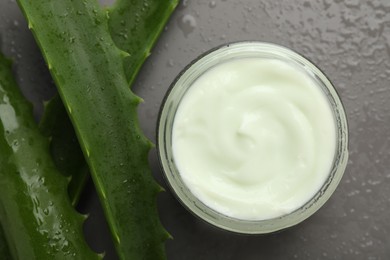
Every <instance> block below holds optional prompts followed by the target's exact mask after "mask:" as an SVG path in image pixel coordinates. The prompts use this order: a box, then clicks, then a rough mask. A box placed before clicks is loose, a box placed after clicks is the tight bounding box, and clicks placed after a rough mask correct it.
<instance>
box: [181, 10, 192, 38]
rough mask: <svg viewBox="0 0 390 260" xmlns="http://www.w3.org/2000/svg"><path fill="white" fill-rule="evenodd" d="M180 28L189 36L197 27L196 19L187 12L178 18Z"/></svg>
mask: <svg viewBox="0 0 390 260" xmlns="http://www.w3.org/2000/svg"><path fill="white" fill-rule="evenodd" d="M178 24H179V28H180V30H181V31H182V32H183V33H184V36H185V37H187V36H188V35H189V34H190V33H192V32H193V31H194V30H195V28H196V20H195V18H194V17H193V16H192V15H190V14H185V15H183V16H181V17H180V18H179V20H178Z"/></svg>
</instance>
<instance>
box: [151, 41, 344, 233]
mask: <svg viewBox="0 0 390 260" xmlns="http://www.w3.org/2000/svg"><path fill="white" fill-rule="evenodd" d="M254 53H257V54H260V53H261V54H263V55H265V54H266V55H269V56H270V57H272V58H276V59H280V60H284V61H291V62H294V63H295V64H296V65H298V66H300V68H302V69H303V70H305V71H306V72H307V73H311V74H312V75H313V76H314V77H315V78H316V79H318V81H319V83H321V85H322V86H321V88H322V89H323V90H324V91H325V92H326V93H325V94H326V97H327V99H328V101H329V103H330V107H331V109H332V112H333V115H334V119H335V123H336V126H337V129H336V135H337V137H336V138H337V141H336V151H335V157H334V160H333V165H332V169H331V171H330V173H329V176H328V178H327V180H326V181H325V182H324V184H323V185H322V187H321V189H320V190H318V192H317V193H316V194H315V195H314V197H313V198H311V199H310V200H309V201H308V202H306V203H305V204H304V205H302V206H301V207H300V208H298V209H296V210H294V211H292V212H290V213H287V214H285V215H282V216H280V217H277V218H271V219H265V220H243V219H236V218H232V217H229V216H226V215H223V214H221V213H220V212H217V211H216V210H214V209H212V208H210V207H208V206H207V205H205V204H204V203H203V202H202V201H200V200H199V199H198V198H197V197H196V196H195V195H194V194H192V192H191V191H190V190H189V188H188V187H187V186H186V185H185V183H184V182H183V180H182V179H181V176H180V172H179V171H178V169H177V167H176V165H175V162H174V158H173V153H172V147H171V145H169V144H171V141H172V140H171V135H172V125H173V121H174V117H175V113H176V110H177V108H178V106H179V104H180V101H181V99H182V98H183V96H184V95H185V92H186V91H187V90H188V89H189V88H190V87H191V84H188V85H185V84H186V83H188V82H193V81H194V80H195V79H196V78H197V77H199V76H201V75H202V74H203V73H204V72H206V71H207V70H208V69H211V68H212V67H213V65H217V64H220V63H222V62H226V61H228V60H229V59H232V58H234V55H240V54H241V55H243V54H246V55H253V54H254ZM226 55H227V56H226ZM229 55H231V56H232V57H230V56H229ZM249 57H251V56H249ZM191 80H192V81H191ZM183 84H184V85H183ZM180 88H181V89H180ZM177 93H179V94H177ZM175 94H176V95H179V96H180V99H179V100H177V98H175V97H173V95H175ZM169 127H171V128H169ZM169 129H170V131H169ZM157 152H158V158H159V162H160V167H161V169H162V172H163V173H164V174H163V176H164V179H165V180H166V182H167V184H168V186H169V188H170V189H171V191H172V192H173V193H174V195H175V196H176V198H177V199H178V200H179V202H180V203H181V204H182V205H183V206H184V207H185V208H186V209H187V210H189V212H191V213H192V214H194V215H195V216H197V217H199V218H200V219H202V220H204V221H206V222H208V223H210V224H212V225H214V226H216V227H218V228H221V229H224V230H228V231H232V232H236V233H243V234H264V233H271V232H275V231H278V230H281V229H285V228H288V227H290V226H293V225H296V224H298V223H300V222H302V221H303V220H305V219H306V218H308V217H309V216H311V215H312V214H314V213H315V212H316V211H317V210H318V209H319V208H321V207H322V205H323V204H324V203H325V202H326V201H327V200H328V199H329V198H330V196H331V195H332V194H333V192H334V191H335V189H336V187H337V186H338V184H339V182H340V180H341V178H342V176H343V174H344V171H345V168H346V165H347V161H348V123H347V118H346V114H345V110H344V107H343V104H342V102H341V100H340V97H339V95H338V93H337V91H336V89H335V88H334V86H333V84H332V83H331V81H330V80H329V79H328V78H327V77H326V75H325V74H324V73H323V72H322V71H321V70H320V69H319V68H318V67H317V66H316V65H314V63H312V62H311V61H310V60H309V59H307V58H305V57H304V56H303V55H301V54H299V53H297V52H295V51H293V50H291V49H289V48H286V47H283V46H280V45H277V44H273V43H267V42H259V41H242V42H235V43H229V44H224V45H221V46H218V47H216V48H212V49H211V50H209V51H207V52H205V53H204V54H202V55H200V56H199V57H198V58H196V59H194V60H193V61H192V62H191V63H190V64H189V65H187V66H186V67H185V68H184V69H183V70H182V71H181V72H180V73H179V74H178V76H177V77H176V78H175V80H174V81H173V83H172V84H171V86H170V88H169V90H168V91H167V93H166V95H165V97H164V99H163V102H162V105H161V107H160V112H159V116H158V123H157Z"/></svg>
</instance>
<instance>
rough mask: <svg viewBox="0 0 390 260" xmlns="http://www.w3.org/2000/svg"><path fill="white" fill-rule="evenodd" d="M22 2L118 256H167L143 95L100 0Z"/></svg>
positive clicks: (128, 257) (25, 0)
mask: <svg viewBox="0 0 390 260" xmlns="http://www.w3.org/2000/svg"><path fill="white" fill-rule="evenodd" d="M19 4H20V6H21V7H22V10H23V12H24V13H25V16H26V18H27V20H28V22H29V26H30V28H31V29H32V31H33V33H34V35H35V37H36V39H37V42H38V44H39V45H40V47H41V50H42V53H43V55H44V57H45V59H46V62H47V64H48V66H49V69H50V71H51V73H52V76H53V78H54V80H55V82H56V84H57V87H58V89H59V92H60V95H61V98H62V100H63V102H64V104H65V106H66V109H67V112H68V114H69V115H70V117H71V120H72V122H73V125H74V127H75V129H76V133H77V136H78V139H79V141H80V144H81V146H82V149H83V152H84V156H85V157H86V159H87V162H88V165H89V168H90V170H91V175H92V178H93V180H94V183H95V186H96V188H97V191H98V194H99V197H100V199H101V202H102V205H103V209H104V211H105V214H106V218H107V220H108V223H109V226H110V229H111V232H112V235H113V238H114V244H115V246H116V248H117V251H118V254H119V256H120V257H121V258H122V259H163V258H164V255H165V253H164V251H165V250H164V244H163V241H164V240H165V239H166V238H167V237H169V235H168V233H167V232H166V231H165V230H164V229H163V228H162V226H161V224H160V221H159V218H158V213H157V208H156V195H157V193H158V192H159V191H161V188H160V187H159V186H158V185H157V184H156V183H155V181H154V180H153V178H152V176H151V173H150V169H149V166H148V152H149V150H150V148H151V143H150V141H149V140H147V139H146V138H145V137H144V136H143V135H142V133H141V131H140V129H139V125H138V119H137V111H136V109H137V105H138V103H139V102H140V98H138V97H136V96H135V95H134V94H133V93H132V92H131V91H130V90H129V89H128V84H129V83H128V82H129V81H128V79H129V76H128V74H126V73H125V71H124V66H125V62H126V63H127V62H128V60H126V61H125V58H126V57H128V53H126V52H124V51H123V50H120V49H118V48H116V46H115V42H114V41H113V39H112V38H111V35H110V33H109V31H108V25H107V14H106V13H104V12H102V11H101V9H100V8H99V6H98V4H97V3H96V1H82V2H81V1H80V2H79V1H71V0H61V1H60V0H52V1H49V2H48V1H43V0H35V1H32V0H19ZM129 7H130V6H129ZM129 15H130V14H129ZM157 31H158V30H157ZM158 32H159V31H158ZM158 32H157V33H158ZM134 37H136V36H134ZM156 37H157V36H156ZM153 42H154V40H151V41H150V43H151V45H152V44H153ZM151 45H150V47H147V48H145V49H149V50H150V48H151ZM144 59H145V57H144V58H142V59H140V60H142V61H143V60H144ZM134 69H136V68H134ZM132 70H133V69H132ZM130 80H131V77H130Z"/></svg>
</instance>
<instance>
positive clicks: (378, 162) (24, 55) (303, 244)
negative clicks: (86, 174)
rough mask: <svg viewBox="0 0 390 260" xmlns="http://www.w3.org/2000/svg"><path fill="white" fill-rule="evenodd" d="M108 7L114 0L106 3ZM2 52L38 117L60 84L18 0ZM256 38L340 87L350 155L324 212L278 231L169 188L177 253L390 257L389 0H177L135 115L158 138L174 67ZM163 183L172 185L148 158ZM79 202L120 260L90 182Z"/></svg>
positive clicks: (164, 205)
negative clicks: (190, 202)
mask: <svg viewBox="0 0 390 260" xmlns="http://www.w3.org/2000/svg"><path fill="white" fill-rule="evenodd" d="M102 2H105V3H109V2H112V1H102ZM0 34H1V41H2V50H3V51H4V52H5V53H6V54H7V55H8V56H11V57H12V58H13V59H14V60H15V63H16V73H17V75H18V81H19V83H20V84H21V87H22V90H23V92H24V93H25V94H26V95H27V97H28V98H29V99H30V100H31V102H32V103H33V104H34V106H35V114H36V116H37V117H38V116H39V115H40V114H41V112H42V103H41V101H42V100H43V99H47V98H48V97H50V96H51V95H52V94H53V93H54V92H55V87H54V86H53V84H52V81H51V78H50V75H49V74H48V73H47V69H46V67H45V65H44V63H43V60H42V58H41V55H40V53H39V50H38V48H37V47H36V45H35V43H34V40H33V38H32V35H31V33H30V32H29V31H28V28H27V25H26V22H25V21H24V19H23V17H22V15H21V13H20V11H19V10H18V7H17V5H16V3H15V2H14V1H13V0H1V1H0ZM243 40H259V41H267V42H273V43H277V44H281V45H284V46H286V47H289V48H292V49H294V50H296V51H298V52H299V53H301V54H303V55H304V56H306V57H307V58H309V59H310V60H312V61H313V62H314V63H315V64H317V65H318V66H319V67H320V68H321V69H322V70H323V71H324V72H325V74H326V75H328V77H329V78H330V80H331V81H332V82H333V83H334V85H335V87H336V89H337V91H338V92H339V94H340V96H341V99H342V100H343V103H344V105H345V109H346V112H347V116H348V121H349V128H350V160H349V164H348V167H347V170H346V173H345V175H344V178H343V179H342V181H341V183H340V186H339V187H338V189H337V190H336V192H335V193H334V195H333V196H332V197H331V199H330V200H329V201H328V202H327V203H326V204H325V206H324V207H323V208H322V209H320V210H319V211H318V212H317V213H316V214H314V215H313V216H312V217H310V218H309V219H308V220H306V221H305V222H303V223H301V224H300V225H298V226H296V227H293V228H290V229H288V230H285V231H283V232H279V233H276V234H271V235H264V236H240V235H236V234H231V233H227V232H224V231H220V230H217V229H214V228H212V227H210V226H209V225H207V224H205V223H203V222H202V221H200V220H198V219H197V218H195V217H193V216H192V215H191V214H190V213H188V212H187V211H186V210H185V209H184V208H183V207H181V205H180V204H179V203H178V202H177V200H176V199H175V198H174V197H173V196H172V194H171V193H170V192H169V191H168V192H166V193H164V194H161V195H160V196H159V208H160V214H161V219H162V221H163V224H164V225H165V227H166V228H167V229H168V230H169V232H170V233H171V234H172V235H173V237H174V238H175V239H174V240H172V241H169V242H168V243H167V254H168V258H169V259H248V260H251V259H263V258H264V259H371V260H373V259H389V258H390V247H389V245H390V222H388V217H389V215H390V170H389V169H390V160H389V159H390V158H389V157H390V103H389V99H390V87H389V83H388V82H389V78H390V2H389V1H387V0H382V1H378V0H374V1H368V0H360V1H359V0H346V1H340V0H323V1H322V0H321V1H311V0H310V1H309V0H294V1H290V0H283V1H272V0H261V1H259V0H241V1H238V0H235V1H233V0H215V1H204V0H199V1H198V0H197V1H194V0H193V1H189V0H184V1H182V2H181V4H180V6H179V7H178V9H177V11H176V12H175V14H174V15H173V16H172V19H171V20H170V22H169V23H168V25H167V27H166V30H165V31H164V33H163V35H162V36H161V38H160V40H159V42H158V44H157V45H156V47H155V49H154V51H153V53H152V55H151V57H150V58H149V59H148V60H147V62H146V64H145V66H144V67H143V69H142V71H141V73H140V75H139V77H138V80H137V82H136V84H135V86H134V88H135V91H136V92H137V94H139V95H140V96H141V97H142V98H143V99H144V100H145V102H144V103H143V104H142V105H141V106H140V110H139V115H140V120H141V124H142V127H143V129H144V132H145V133H146V135H147V136H148V137H150V138H151V139H152V140H154V141H155V129H156V121H157V115H158V111H159V107H160V104H161V102H162V100H163V97H164V95H165V92H166V91H167V89H168V88H169V85H170V84H171V82H172V81H173V80H174V78H175V77H176V75H177V74H178V73H179V72H180V71H181V70H182V69H183V68H184V66H186V65H187V64H188V63H189V62H191V61H192V60H193V59H194V58H196V57H197V56H198V55H200V54H201V53H203V52H204V51H206V50H209V49H210V48H212V47H215V46H218V45H221V44H224V43H227V42H233V41H243ZM150 160H151V163H152V168H153V172H154V174H155V176H156V179H157V180H158V181H159V182H160V183H162V185H163V186H165V187H166V185H165V183H164V180H163V178H162V173H161V171H160V170H159V166H158V164H157V158H156V153H155V151H153V152H152V153H151V156H150ZM85 195H86V197H85V200H84V201H83V202H82V204H81V207H80V208H81V210H82V211H83V212H90V220H89V221H88V223H87V224H86V226H85V229H86V232H87V234H88V238H89V240H90V243H91V245H92V246H93V247H94V248H95V249H100V250H106V251H107V259H116V258H115V256H114V253H113V250H112V245H111V244H110V242H109V237H108V234H107V233H106V230H105V231H104V229H102V230H103V231H99V230H100V227H101V226H104V219H103V218H102V214H101V210H100V208H99V205H98V202H97V198H96V195H95V194H94V193H93V188H92V185H90V186H89V188H88V189H87V191H86V194H85Z"/></svg>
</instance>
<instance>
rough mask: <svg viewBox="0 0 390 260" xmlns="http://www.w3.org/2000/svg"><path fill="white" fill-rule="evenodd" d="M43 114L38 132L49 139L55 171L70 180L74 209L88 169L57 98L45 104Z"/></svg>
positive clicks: (87, 176)
mask: <svg viewBox="0 0 390 260" xmlns="http://www.w3.org/2000/svg"><path fill="white" fill-rule="evenodd" d="M44 111H45V112H44V114H43V117H42V119H41V121H40V124H39V129H40V130H41V133H42V134H43V135H44V136H46V137H48V138H50V151H51V155H52V158H53V161H54V163H55V165H56V167H57V169H58V170H59V171H60V172H61V173H62V174H63V175H64V176H66V177H68V178H71V179H70V182H69V187H68V193H69V197H70V200H71V203H72V205H73V206H76V205H77V203H78V201H79V199H80V196H81V193H82V191H83V188H84V186H85V184H86V182H87V180H88V178H89V171H88V166H87V164H86V162H85V159H84V156H83V153H82V151H81V148H80V145H79V142H78V140H77V137H76V133H75V132H74V129H73V126H72V123H71V122H70V119H69V116H68V114H67V113H66V110H65V107H64V105H63V104H62V101H61V99H60V97H59V96H58V95H56V96H55V97H54V98H52V99H51V100H50V101H48V102H46V103H45V110H44Z"/></svg>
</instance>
